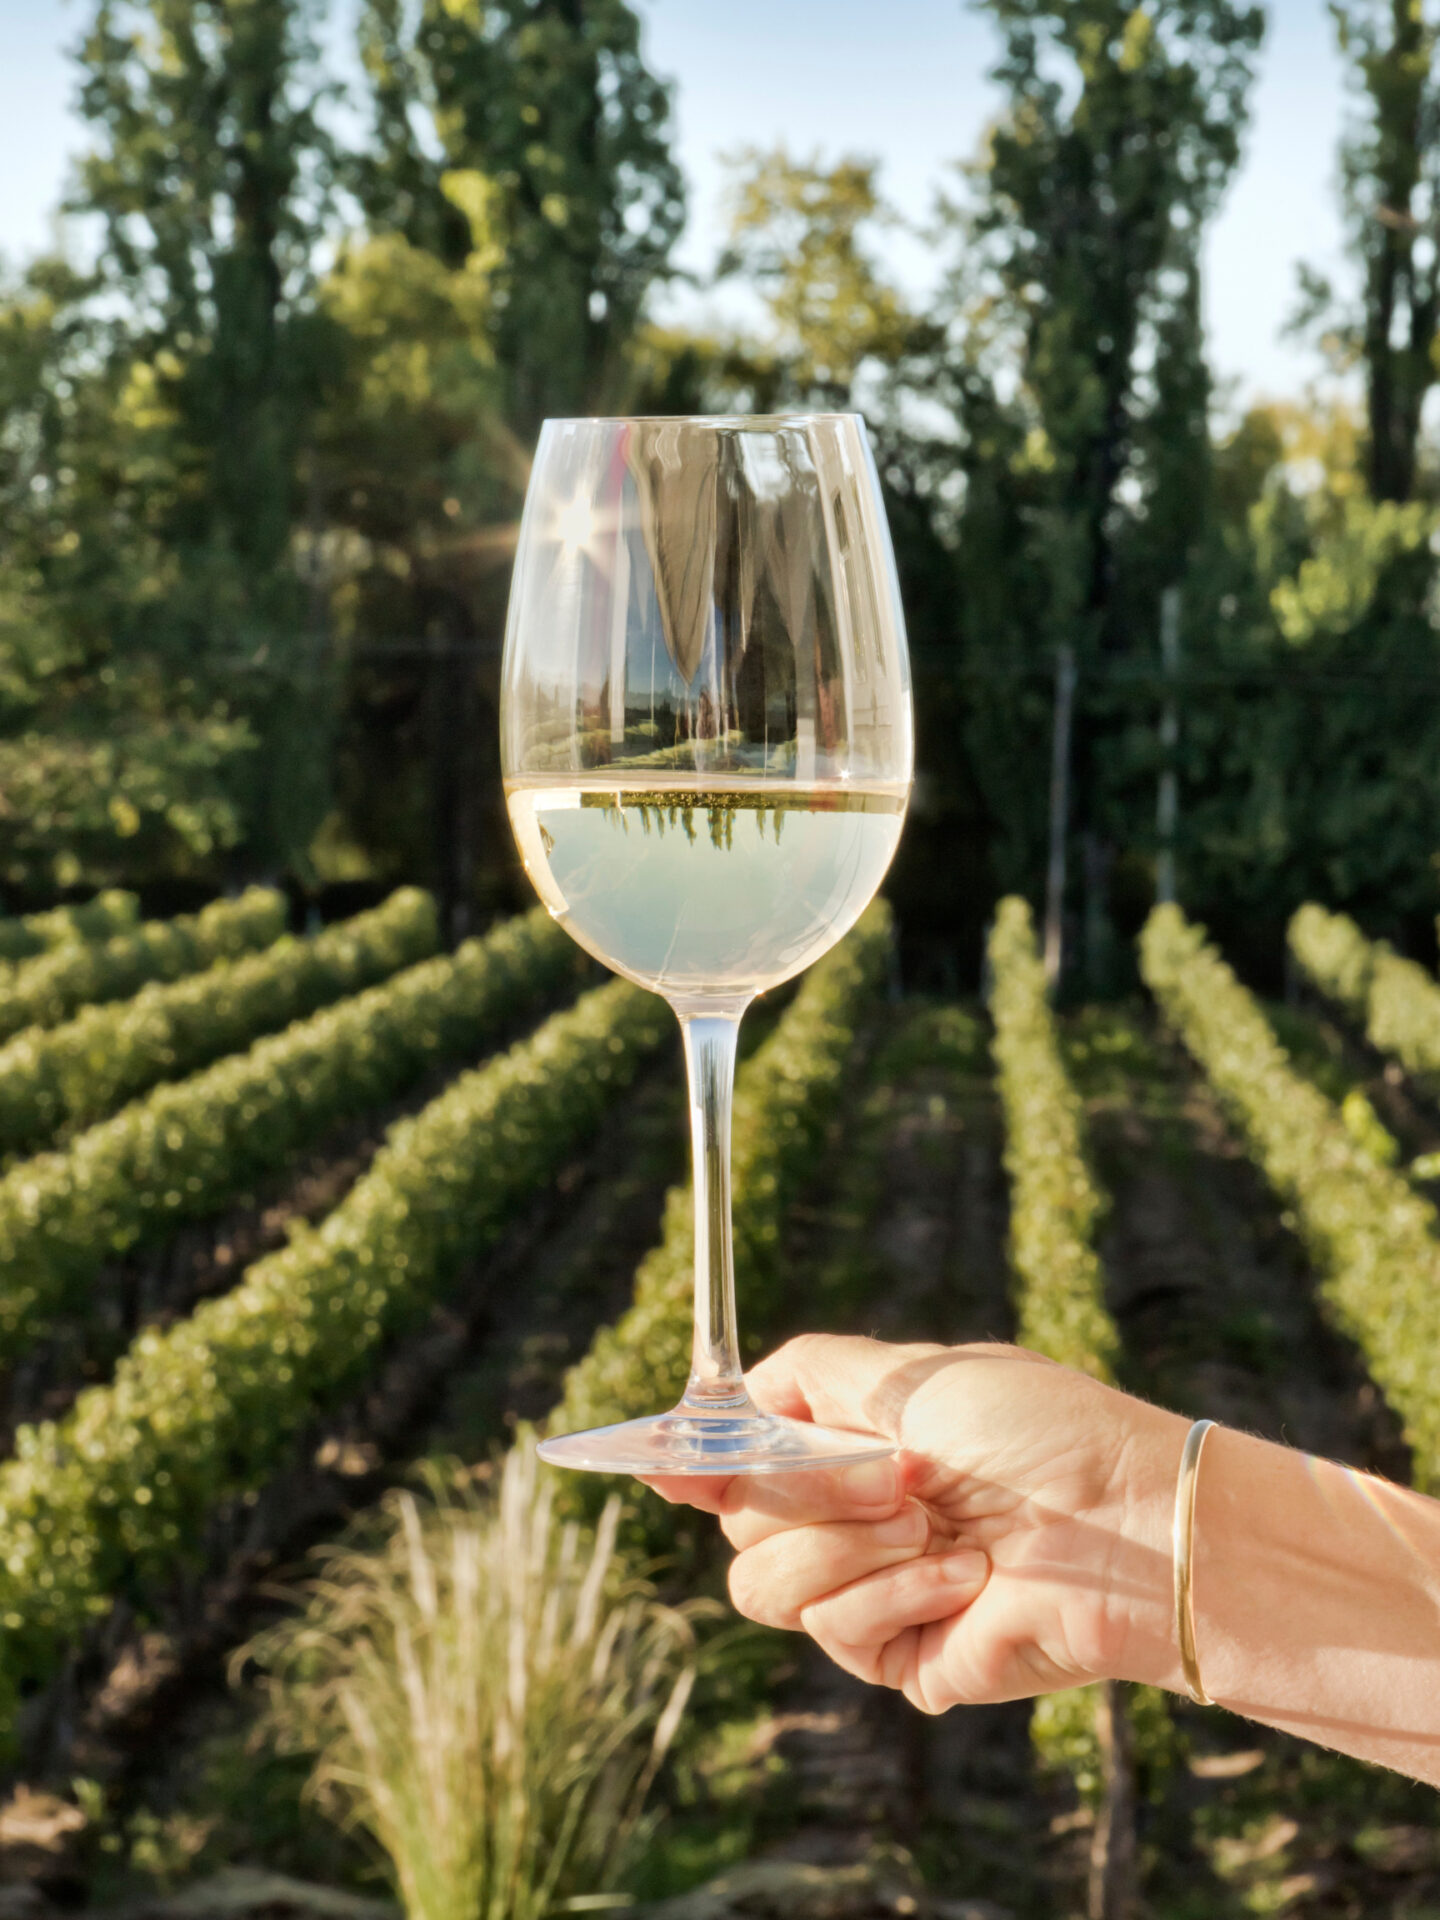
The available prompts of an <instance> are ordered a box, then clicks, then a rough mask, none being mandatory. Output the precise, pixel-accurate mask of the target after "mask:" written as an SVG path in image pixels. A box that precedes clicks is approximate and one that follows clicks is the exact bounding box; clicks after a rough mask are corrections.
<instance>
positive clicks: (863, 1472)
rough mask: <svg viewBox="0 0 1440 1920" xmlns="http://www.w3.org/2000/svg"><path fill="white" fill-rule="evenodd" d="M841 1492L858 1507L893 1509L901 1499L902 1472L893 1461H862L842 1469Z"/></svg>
mask: <svg viewBox="0 0 1440 1920" xmlns="http://www.w3.org/2000/svg"><path fill="white" fill-rule="evenodd" d="M840 1490H841V1492H842V1493H843V1494H844V1495H845V1497H846V1499H847V1500H853V1501H854V1503H855V1505H856V1506H857V1507H884V1506H890V1507H893V1506H894V1504H895V1502H896V1501H897V1500H898V1499H899V1498H900V1470H899V1468H898V1467H897V1466H896V1465H895V1462H894V1461H893V1460H861V1461H858V1462H857V1463H856V1465H854V1466H853V1467H844V1468H842V1469H841V1473H840Z"/></svg>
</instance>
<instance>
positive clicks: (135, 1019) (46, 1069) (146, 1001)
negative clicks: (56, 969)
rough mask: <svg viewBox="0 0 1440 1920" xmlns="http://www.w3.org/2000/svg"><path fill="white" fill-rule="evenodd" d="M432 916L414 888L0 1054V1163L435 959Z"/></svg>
mask: <svg viewBox="0 0 1440 1920" xmlns="http://www.w3.org/2000/svg"><path fill="white" fill-rule="evenodd" d="M437 939H438V928H437V922H436V915H435V905H434V902H433V901H432V900H431V899H430V896H429V895H428V894H425V893H421V892H420V891H419V890H418V889H416V888H414V887H405V888H402V889H401V890H400V891H399V892H398V893H394V894H392V895H391V896H390V898H389V899H388V900H387V901H386V902H385V904H384V905H383V906H380V907H376V908H374V909H372V911H371V912H369V913H362V914H357V915H356V916H355V918H354V919H353V920H347V921H345V922H343V923H342V924H341V925H339V926H336V927H330V928H327V929H326V931H325V932H324V933H320V934H316V935H315V936H314V937H313V938H311V939H306V940H298V939H294V938H291V937H287V938H284V939H281V940H278V941H277V942H276V943H275V944H274V946H272V947H271V948H270V949H269V950H268V951H267V952H265V953H256V954H250V955H248V956H247V957H246V958H244V959H242V960H222V961H219V962H217V963H216V965H214V966H213V967H209V968H207V969H206V971H205V972H204V973H197V974H192V975H191V976H190V977H189V978H188V979H184V980H176V981H172V982H170V983H169V984H167V985H161V984H158V983H155V984H152V985H150V986H148V987H145V988H143V989H142V990H141V992H139V993H137V994H136V995H135V997H134V998H133V999H132V1000H123V1001H119V1002H116V1003H115V1004H114V1005H111V1006H106V1007H88V1008H86V1010H85V1011H84V1012H83V1013H80V1014H77V1015H76V1017H75V1018H74V1019H73V1020H68V1021H66V1023H65V1024H64V1025H63V1026H59V1027H51V1028H48V1029H46V1028H29V1029H27V1030H26V1031H25V1032H24V1033H19V1034H16V1036H15V1038H14V1039H13V1040H11V1041H10V1042H9V1044H8V1045H7V1046H4V1047H0V1152H3V1151H8V1152H12V1153H13V1152H16V1151H20V1150H26V1149H31V1148H34V1147H36V1146H39V1145H41V1144H43V1143H44V1142H45V1141H47V1140H52V1139H54V1137H55V1136H56V1135H57V1134H58V1133H61V1132H62V1131H65V1132H73V1131H74V1130H76V1129H78V1128H81V1127H86V1126H89V1125H91V1124H93V1122H95V1121H96V1120H100V1119H102V1118H103V1117H104V1116H105V1115H106V1114H108V1113H113V1112H114V1111H115V1109H116V1108H117V1107H119V1106H122V1105H123V1104H124V1103H125V1102H126V1101H127V1100H132V1099H134V1097H135V1096H136V1095H137V1094H139V1093H143V1092H144V1091H145V1089H146V1088H147V1087H152V1086H154V1085H155V1084H156V1082H157V1081H160V1080H174V1079H178V1078H180V1076H182V1075H183V1074H187V1073H193V1072H194V1071H195V1069H196V1068H198V1067H202V1066H205V1065H206V1064H207V1063H208V1062H209V1061H211V1060H216V1059H219V1058H220V1057H221V1056H222V1055H224V1054H227V1053H233V1052H234V1051H235V1050H236V1049H237V1048H240V1047H247V1046H249V1045H250V1043H251V1042H252V1041H253V1040H254V1039H255V1038H256V1037H257V1036H258V1035H260V1034H262V1033H271V1032H273V1031H274V1030H275V1029H276V1028H277V1027H283V1026H286V1025H288V1024H289V1022H290V1021H292V1020H296V1019H299V1018H300V1017H301V1016H302V1015H304V1014H307V1013H312V1012H314V1011H315V1009H316V1008H317V1007H322V1006H326V1005H328V1004H329V1003H331V1002H332V1001H335V1000H339V999H341V998H343V997H344V996H345V995H346V994H349V993H354V992H356V991H357V990H358V989H359V988H361V987H367V986H369V985H371V984H372V982H374V981H376V980H383V979H385V978H387V977H388V976H389V975H390V974H392V973H395V972H396V971H398V969H399V968H401V967H404V966H407V965H410V964H411V963H413V962H414V961H416V960H421V959H423V958H424V957H425V956H426V955H427V954H430V953H433V952H434V950H435V946H436V943H437Z"/></svg>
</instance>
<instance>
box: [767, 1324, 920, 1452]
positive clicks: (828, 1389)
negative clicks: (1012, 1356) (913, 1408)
mask: <svg viewBox="0 0 1440 1920" xmlns="http://www.w3.org/2000/svg"><path fill="white" fill-rule="evenodd" d="M953 1358H954V1351H953V1349H952V1348H949V1347H942V1346H936V1345H934V1344H933V1343H928V1342H927V1343H923V1344H922V1343H920V1342H916V1343H914V1344H912V1345H909V1346H892V1345H891V1344H890V1343H889V1342H888V1341H885V1340H867V1339H864V1338H862V1337H861V1336H860V1335H858V1334H837V1333H802V1334H801V1335H800V1336H799V1337H798V1338H797V1339H794V1340H787V1341H786V1342H785V1345H784V1346H783V1347H778V1348H777V1349H776V1351H775V1352H774V1353H772V1354H770V1355H769V1356H768V1357H767V1358H766V1359H764V1360H762V1361H761V1362H760V1363H759V1365H758V1366H756V1367H754V1368H752V1369H751V1371H750V1372H749V1373H747V1374H746V1376H745V1381H746V1385H747V1386H748V1387H749V1389H750V1393H751V1396H752V1398H753V1399H754V1401H755V1403H756V1405H757V1406H758V1407H760V1408H761V1409H762V1410H763V1411H764V1412H766V1413H780V1414H787V1415H788V1416H789V1417H790V1418H791V1419H792V1420H814V1421H816V1422H817V1423H818V1424H819V1425H821V1426H825V1427H843V1428H845V1429H846V1430H848V1431H849V1432H852V1433H875V1434H881V1435H883V1436H884V1437H885V1438H886V1439H887V1440H899V1438H900V1428H901V1422H902V1419H903V1417H904V1413H905V1406H906V1403H907V1402H908V1401H909V1399H910V1397H911V1395H912V1394H913V1393H914V1392H915V1390H916V1389H917V1387H919V1386H921V1385H922V1384H923V1383H924V1382H925V1381H926V1380H927V1379H928V1378H929V1377H930V1375H931V1374H932V1373H934V1372H935V1371H936V1370H937V1368H939V1367H942V1366H946V1365H948V1364H949V1363H950V1361H951V1360H952V1359H953Z"/></svg>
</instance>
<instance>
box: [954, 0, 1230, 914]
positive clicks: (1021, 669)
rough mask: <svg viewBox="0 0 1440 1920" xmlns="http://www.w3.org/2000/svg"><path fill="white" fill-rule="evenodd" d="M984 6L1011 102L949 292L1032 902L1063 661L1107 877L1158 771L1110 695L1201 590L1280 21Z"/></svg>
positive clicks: (1001, 710)
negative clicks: (1235, 289)
mask: <svg viewBox="0 0 1440 1920" xmlns="http://www.w3.org/2000/svg"><path fill="white" fill-rule="evenodd" d="M990 11H991V12H992V14H993V16H994V18H995V19H996V22H997V24H998V26H999V28H1000V31H1001V34H1002V39H1003V54H1002V57H1001V59H1000V61H999V63H998V64H997V66H996V68H995V78H996V79H997V80H998V81H999V83H1000V84H1001V86H1002V87H1003V88H1004V91H1005V96H1006V103H1005V107H1004V110H1003V112H1002V114H1001V116H1000V118H999V120H998V122H997V124H996V126H995V128H994V129H993V131H992V133H991V136H990V139H989V143H988V147H987V150H986V152H985V153H984V154H983V155H982V157H981V159H980V160H979V161H978V162H976V163H975V164H974V165H973V166H971V167H970V168H968V169H967V170H966V179H967V183H968V191H967V192H966V193H965V194H964V195H962V196H961V197H960V198H959V199H958V200H952V201H950V202H949V203H948V204H947V205H946V207H945V209H944V216H945V219H946V221H947V223H948V224H949V226H950V227H951V229H952V230H953V231H955V232H956V234H957V237H958V239H959V242H960V256H959V264H958V266H957V269H956V271H955V274H954V275H953V277H952V280H951V283H950V286H949V288H948V290H947V300H946V305H947V318H948V322H949V325H950V329H951V333H952V339H953V343H954V344H953V348H952V354H953V360H954V370H953V372H952V374H951V377H950V382H949V386H950V391H951V392H952V394H953V396H954V404H955V406H956V417H957V427H958V432H959V437H960V441H961V444H962V447H963V448H964V452H963V453H962V456H961V467H962V471H963V473H964V476H965V480H966V503H965V508H964V511H963V514H962V516H961V521H960V543H961V546H960V574H959V577H960V583H961V591H962V595H963V598H962V602H961V609H960V614H961V621H962V625H963V633H964V647H965V656H966V662H967V668H968V671H969V672H970V674H971V675H972V677H973V681H974V686H975V697H974V701H973V704H972V716H971V725H970V727H969V730H968V739H969V742H970V747H971V755H972V761H973V764H974V767H975V771H976V776H977V779H978V780H979V782H980V785H981V787H982V789H983V790H984V792H985V794H986V797H987V801H988V802H989V806H990V810H991V815H992V818H993V820H994V821H995V823H996V835H997V841H996V844H997V850H998V851H999V852H1000V853H1001V856H1002V870H1001V871H1000V872H999V873H997V876H996V877H997V880H999V881H1000V883H1001V884H1004V885H1010V886H1016V885H1018V886H1023V887H1026V888H1028V889H1029V890H1030V891H1032V892H1035V891H1038V881H1039V874H1040V872H1041V870H1042V865H1043V845H1044V833H1045V803H1044V796H1045V791H1046V785H1047V780H1046V764H1047V761H1048V754H1049V738H1048V726H1047V725H1046V722H1045V717H1044V715H1045V707H1046V700H1045V693H1046V679H1047V677H1048V673H1049V670H1050V662H1051V660H1052V659H1053V651H1054V648H1055V647H1056V646H1057V645H1060V644H1063V645H1066V646H1069V647H1070V648H1071V649H1072V651H1073V652H1074V654H1075V655H1076V657H1077V658H1078V660H1079V662H1080V669H1081V707H1080V714H1081V726H1080V732H1079V751H1078V753H1077V756H1076V781H1077V786H1078V790H1079V796H1080V798H1079V803H1078V805H1077V807H1076V809H1075V812H1076V815H1077V816H1078V818H1079V819H1080V821H1081V822H1082V824H1083V826H1084V828H1085V829H1086V831H1087V832H1088V833H1089V834H1090V835H1091V836H1092V837H1094V839H1095V846H1094V847H1092V853H1095V854H1096V855H1097V860H1096V861H1095V862H1092V878H1094V877H1096V876H1097V875H1098V874H1099V872H1100V870H1101V869H1103V867H1104V865H1105V858H1108V856H1105V858H1100V857H1098V856H1101V855H1104V847H1103V844H1102V843H1103V842H1104V841H1105V840H1106V839H1107V838H1112V837H1115V836H1118V834H1119V832H1120V831H1121V828H1122V825H1124V824H1125V823H1130V822H1133V820H1134V818H1135V802H1134V791H1133V789H1134V782H1135V779H1136V777H1137V775H1138V774H1140V773H1141V772H1142V771H1145V770H1146V769H1145V766H1144V762H1145V761H1146V759H1147V757H1148V758H1149V760H1150V762H1151V764H1152V765H1153V753H1150V752H1149V750H1148V749H1147V750H1146V751H1144V752H1142V751H1140V750H1139V743H1138V733H1139V732H1145V733H1146V734H1147V735H1148V734H1149V733H1150V732H1151V731H1152V730H1153V716H1152V715H1149V714H1147V715H1146V716H1144V721H1143V722H1142V723H1141V725H1140V726H1139V727H1138V728H1137V723H1136V716H1135V712H1134V709H1133V708H1132V707H1130V706H1129V705H1128V704H1127V703H1126V702H1123V701H1119V700H1114V699H1111V698H1110V696H1109V695H1108V694H1106V695H1103V696H1097V695H1096V694H1095V692H1094V687H1095V685H1096V684H1097V682H1101V681H1103V683H1104V684H1109V683H1110V682H1111V681H1113V674H1112V673H1111V672H1110V671H1109V669H1108V667H1107V666H1106V664H1105V663H1106V662H1108V661H1111V660H1113V659H1115V658H1117V657H1120V656H1124V655H1127V654H1128V655H1132V656H1133V655H1135V654H1136V653H1139V654H1141V655H1142V656H1144V655H1149V656H1150V657H1152V658H1153V652H1154V644H1155V643H1154V637H1153V636H1154V634H1155V630H1156V625H1157V617H1158V614H1157V599H1158V593H1159V590H1160V588H1161V587H1163V586H1164V585H1167V584H1171V583H1174V582H1176V581H1179V580H1180V579H1182V578H1183V576H1184V574H1185V572H1186V567H1187V560H1188V556H1189V554H1190V553H1191V551H1192V550H1193V548H1194V545H1195V542H1196V539H1197V536H1198V534H1199V532H1200V528H1201V523H1202V522H1203V501H1204V491H1205V483H1204V473H1205V447H1206V443H1207V421H1206V411H1207V401H1208V378H1207V375H1206V372H1205V366H1204V357H1203V344H1202V337H1201V327H1200V309H1199V249H1200V242H1201V236H1202V233H1203V229H1204V224H1205V221H1206V219H1207V217H1208V216H1209V214H1210V213H1211V212H1212V210H1213V208H1214V206H1215V204H1216V202H1217V200H1218V198H1219V195H1220V192H1221V190H1222V188H1223V186H1224V183H1225V181H1226V179H1227V178H1228V176H1229V174H1230V172H1231V170H1232V169H1233V167H1234V165H1235V162H1236V160H1237V158H1238V154H1239V141H1240V134H1241V130H1242V128H1243V124H1244V117H1245V101H1246V95H1247V90H1248V87H1249V82H1250V78H1251V73H1252V69H1253V64H1254V58H1255V53H1256V50H1257V48H1258V45H1259V41H1260V34H1261V16H1260V12H1259V9H1258V8H1256V7H1254V6H1251V5H1249V4H1247V3H1246V0H1156V4H1154V5H1152V6H1148V7H1132V6H1131V5H1130V4H1128V0H990ZM1087 672H1088V679H1087ZM1027 699H1028V700H1030V701H1031V703H1032V706H1033V711H1032V710H1031V709H1030V708H1027V706H1026V704H1025V702H1026V700H1027ZM1129 830H1130V831H1133V828H1131V829H1129ZM1097 884H1100V882H1099V881H1098V879H1097Z"/></svg>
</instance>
